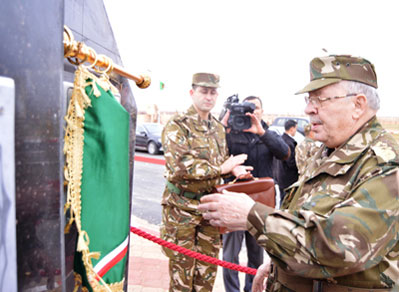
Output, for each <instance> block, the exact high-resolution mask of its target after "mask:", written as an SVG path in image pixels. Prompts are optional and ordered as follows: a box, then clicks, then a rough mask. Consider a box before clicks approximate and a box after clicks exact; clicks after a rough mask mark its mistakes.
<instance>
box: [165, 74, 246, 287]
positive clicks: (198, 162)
mask: <svg viewBox="0 0 399 292" xmlns="http://www.w3.org/2000/svg"><path fill="white" fill-rule="evenodd" d="M192 86H193V87H192V89H191V90H190V95H191V97H192V100H193V105H192V106H191V107H190V108H189V109H188V110H187V111H186V112H185V113H183V114H177V115H175V116H174V117H172V118H171V119H170V120H169V122H168V123H167V124H166V125H165V127H164V130H163V133H162V145H163V147H164V155H165V161H166V173H165V176H166V179H167V183H166V187H165V191H164V194H163V198H162V206H163V209H162V226H161V236H162V238H163V239H164V240H167V241H169V242H173V243H175V244H177V245H179V246H183V247H185V248H188V249H190V250H194V251H197V252H200V253H202V254H206V255H208V256H212V257H217V256H218V254H219V248H220V233H219V229H218V228H215V227H213V226H211V225H210V224H209V222H208V221H207V220H204V219H203V217H202V214H201V213H200V212H199V211H198V210H197V206H198V204H199V199H200V198H201V197H202V196H204V195H206V194H209V192H210V191H211V190H212V188H213V187H214V186H215V185H216V184H220V183H221V177H222V176H223V175H227V174H229V173H232V174H233V175H235V176H237V177H247V176H249V175H250V173H249V172H248V170H251V169H252V168H251V167H246V166H242V165H241V164H242V163H243V162H244V161H245V160H246V158H247V155H246V154H242V155H237V156H230V157H229V156H228V150H227V144H226V139H225V132H224V127H223V125H222V124H221V123H220V122H219V121H218V120H217V119H216V118H214V117H213V116H212V115H211V114H210V111H211V110H212V108H213V107H214V105H215V102H216V98H217V96H218V92H217V88H218V87H219V76H218V75H215V74H210V73H197V74H194V76H193V82H192ZM163 251H164V253H165V254H166V255H167V256H168V257H169V274H170V286H169V287H170V288H169V291H173V292H176V291H185V292H191V291H201V292H205V291H212V287H213V283H214V281H215V278H216V270H217V267H216V266H215V265H212V264H208V263H205V262H202V261H198V260H196V259H194V258H190V257H187V256H185V255H182V254H179V253H177V252H174V251H172V250H169V249H167V248H164V249H163Z"/></svg>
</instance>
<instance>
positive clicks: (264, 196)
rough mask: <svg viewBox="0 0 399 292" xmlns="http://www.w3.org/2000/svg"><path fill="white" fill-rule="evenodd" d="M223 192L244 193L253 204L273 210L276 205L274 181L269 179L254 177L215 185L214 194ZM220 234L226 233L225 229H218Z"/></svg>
mask: <svg viewBox="0 0 399 292" xmlns="http://www.w3.org/2000/svg"><path fill="white" fill-rule="evenodd" d="M223 190H226V191H229V192H236V193H245V194H247V195H248V196H250V197H251V198H252V199H253V200H254V201H255V202H259V203H261V204H263V205H266V206H269V207H272V208H274V207H275V204H276V199H275V198H276V192H275V189H274V180H273V179H272V178H270V177H256V178H254V179H251V180H246V181H236V180H234V181H231V182H229V183H227V184H223V185H217V186H215V188H214V192H216V193H220V194H221V193H222V192H223ZM219 231H220V233H221V234H224V233H226V232H227V229H226V228H225V227H219Z"/></svg>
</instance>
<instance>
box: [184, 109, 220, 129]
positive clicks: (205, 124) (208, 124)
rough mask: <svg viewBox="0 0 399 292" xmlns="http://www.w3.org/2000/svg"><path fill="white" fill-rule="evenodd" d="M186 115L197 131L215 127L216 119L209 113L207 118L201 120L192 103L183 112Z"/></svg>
mask: <svg viewBox="0 0 399 292" xmlns="http://www.w3.org/2000/svg"><path fill="white" fill-rule="evenodd" d="M185 115H186V117H187V118H189V119H190V120H191V121H192V123H193V124H194V127H195V129H196V130H197V131H200V132H207V131H209V130H214V129H216V120H215V118H214V117H213V116H212V115H211V114H210V113H209V115H208V119H207V120H203V119H201V117H200V116H199V114H198V112H197V111H196V109H195V107H194V105H191V106H190V107H189V108H188V110H187V111H186V113H185Z"/></svg>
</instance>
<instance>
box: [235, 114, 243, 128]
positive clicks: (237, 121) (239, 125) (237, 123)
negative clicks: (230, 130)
mask: <svg viewBox="0 0 399 292" xmlns="http://www.w3.org/2000/svg"><path fill="white" fill-rule="evenodd" d="M245 121H246V119H245V117H243V116H236V117H235V119H234V125H235V126H236V128H240V129H241V128H243V127H244V126H245V124H246V122H245Z"/></svg>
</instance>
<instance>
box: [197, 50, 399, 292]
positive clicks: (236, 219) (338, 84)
mask: <svg viewBox="0 0 399 292" xmlns="http://www.w3.org/2000/svg"><path fill="white" fill-rule="evenodd" d="M310 73H311V81H310V83H309V84H307V85H306V86H305V88H304V89H302V90H301V91H299V92H298V93H308V95H306V96H305V102H306V108H305V113H306V114H307V115H308V116H309V119H310V123H311V124H312V129H313V130H314V132H315V139H317V140H318V141H320V142H322V143H323V144H322V146H321V149H320V150H319V151H318V152H317V154H316V155H315V156H313V158H312V162H311V163H310V164H309V165H308V168H307V170H306V173H305V175H302V176H301V177H300V178H299V181H298V182H297V183H295V184H294V185H292V187H290V188H289V190H288V193H287V196H286V198H285V200H284V202H283V205H282V206H281V210H276V209H273V208H271V207H269V206H265V205H262V204H260V203H256V202H254V201H253V200H252V199H251V198H250V197H248V196H247V195H245V194H240V193H231V192H229V193H228V192H226V193H224V194H212V195H208V196H206V197H204V198H202V199H201V202H202V203H201V204H200V205H199V206H198V209H199V210H201V211H202V212H204V218H206V219H209V220H210V223H211V224H212V225H214V226H219V227H224V228H227V229H228V230H248V231H249V232H250V233H251V234H252V235H253V236H254V237H255V238H256V239H257V242H258V243H259V244H260V245H262V246H263V247H264V248H265V249H266V251H267V252H268V253H269V254H270V256H271V258H272V265H271V269H269V268H268V267H267V265H265V264H264V265H262V266H261V267H260V268H259V269H258V273H257V275H256V277H255V279H254V282H253V286H252V289H253V292H261V291H264V287H263V286H264V285H263V284H264V280H265V276H267V291H273V292H286V291H298V292H302V291H315V292H330V291H331V292H341V291H342V292H344V291H346V292H350V291H351V292H371V291H373V292H388V291H399V267H398V263H399V185H398V178H399V145H398V142H397V141H396V140H395V138H394V137H392V135H391V134H389V132H388V131H387V130H386V129H384V128H383V127H382V126H381V124H380V123H379V121H378V118H377V116H376V115H377V112H378V109H379V107H380V99H379V96H378V92H377V90H376V89H377V87H378V86H377V76H376V73H375V70H374V66H373V64H372V63H370V62H369V61H368V60H366V59H364V58H360V57H353V56H350V55H331V56H325V57H319V58H314V59H313V60H312V61H311V63H310Z"/></svg>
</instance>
